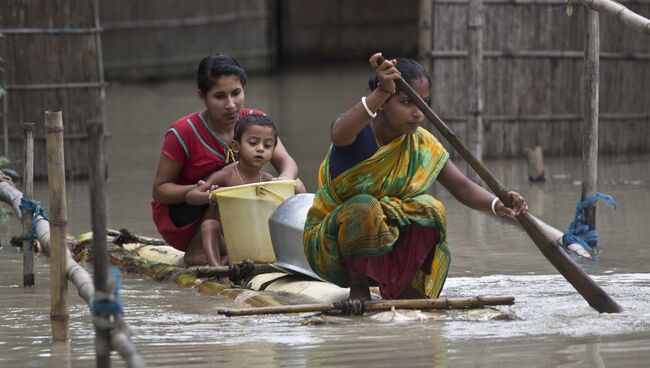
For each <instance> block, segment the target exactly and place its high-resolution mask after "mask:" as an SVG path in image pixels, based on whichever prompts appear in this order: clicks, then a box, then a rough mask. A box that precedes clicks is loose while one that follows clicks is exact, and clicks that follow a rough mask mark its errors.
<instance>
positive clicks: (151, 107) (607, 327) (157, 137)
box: [0, 66, 650, 367]
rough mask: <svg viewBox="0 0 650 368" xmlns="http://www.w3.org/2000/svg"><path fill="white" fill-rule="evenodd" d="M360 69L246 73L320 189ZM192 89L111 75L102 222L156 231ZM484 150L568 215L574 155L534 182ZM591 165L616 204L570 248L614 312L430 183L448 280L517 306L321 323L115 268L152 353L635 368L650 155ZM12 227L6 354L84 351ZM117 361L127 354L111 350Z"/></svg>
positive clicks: (216, 360)
mask: <svg viewBox="0 0 650 368" xmlns="http://www.w3.org/2000/svg"><path fill="white" fill-rule="evenodd" d="M368 76H369V73H368V72H367V71H366V69H365V68H364V67H363V66H349V67H343V68H342V69H335V68H333V67H311V68H299V69H295V70H290V71H285V72H281V73H278V74H275V75H271V76H265V75H253V76H251V78H250V81H249V84H248V86H247V90H246V93H247V104H246V105H247V106H249V107H256V108H260V109H262V110H264V111H266V112H267V113H268V114H269V115H270V116H271V118H272V119H273V120H275V121H276V122H277V123H278V125H279V128H280V134H281V137H282V140H283V142H284V144H285V145H286V147H287V149H288V150H289V152H291V153H292V155H293V156H294V157H295V158H296V160H297V161H298V164H299V166H300V169H301V178H302V179H303V181H304V182H305V184H306V186H307V188H308V190H310V191H314V190H315V187H316V170H317V168H318V165H319V164H320V161H321V160H322V158H323V156H324V154H325V151H326V150H327V147H328V145H329V126H330V124H331V122H332V120H333V118H334V117H335V116H336V115H337V114H338V113H339V112H341V111H344V110H345V109H346V108H347V107H349V106H350V105H352V104H354V103H356V102H357V101H358V99H359V97H360V96H361V95H362V94H364V93H365V92H364V90H365V86H366V80H367V78H368ZM194 91H195V87H194V82H193V81H192V80H181V81H172V82H166V83H160V84H146V85H143V84H131V85H125V84H111V85H110V87H109V89H108V94H107V115H108V121H109V130H110V134H111V136H110V139H109V141H108V143H107V155H108V160H109V181H108V183H107V190H108V202H109V203H108V210H109V220H108V223H109V226H110V227H111V228H116V229H117V228H128V229H129V230H131V231H133V232H136V233H138V234H142V235H148V236H157V234H156V233H155V228H154V226H153V224H152V222H151V215H150V206H149V201H150V198H151V194H150V193H151V181H152V178H153V174H154V170H155V165H156V163H157V159H158V155H159V150H160V144H161V140H162V136H163V134H164V133H165V131H166V130H167V129H168V126H169V125H170V124H171V123H172V122H173V120H175V119H176V118H177V117H180V116H182V115H184V114H186V113H188V112H191V111H194V110H198V109H200V108H201V105H200V102H199V101H198V99H197V98H196V97H195V96H196V95H195V92H194ZM439 113H440V114H441V115H444V111H439ZM64 116H65V115H64ZM533 128H534V126H533V125H531V129H533ZM443 144H446V142H443ZM446 146H447V147H448V148H449V146H448V145H446ZM457 161H459V160H457ZM457 163H458V164H459V165H460V166H463V165H462V163H460V162H457ZM486 164H487V166H488V167H489V168H490V169H491V170H492V171H493V173H494V174H495V175H496V176H497V177H498V178H500V179H501V180H502V181H503V182H504V184H505V185H506V187H509V188H513V189H515V190H518V191H519V192H520V193H522V194H523V195H524V196H525V197H526V199H527V201H528V203H529V206H530V208H531V212H532V213H533V214H534V215H536V216H537V217H539V218H541V219H542V220H544V221H545V222H547V223H549V224H550V225H552V226H554V227H556V228H559V229H566V227H567V226H568V225H569V223H570V222H571V220H572V218H573V216H574V213H575V212H574V211H575V203H576V200H577V199H578V198H579V195H580V184H579V180H580V176H581V173H580V160H579V158H578V157H568V158H567V157H564V158H546V162H545V164H546V172H547V181H546V182H545V183H541V184H540V183H529V182H528V181H527V175H526V174H527V171H526V162H525V161H524V160H492V161H488V162H487V163H486ZM598 170H599V171H598V174H599V187H598V189H599V191H601V192H604V193H607V194H610V195H612V196H613V197H614V198H615V200H616V202H617V203H618V208H617V210H616V211H613V210H612V209H610V208H608V207H605V206H600V207H599V210H598V230H599V233H600V246H601V252H600V254H599V256H598V258H597V259H596V260H593V261H580V263H581V264H582V266H583V267H584V268H585V269H586V270H587V272H588V273H590V274H591V275H593V277H594V279H595V280H596V281H597V283H598V284H599V285H601V286H602V287H603V288H604V289H605V290H606V291H607V292H608V293H609V294H610V295H611V296H612V297H613V298H614V299H615V300H616V301H617V302H618V303H619V304H621V305H622V306H623V308H624V309H625V311H624V312H623V313H621V314H611V315H608V314H603V315H600V314H598V313H597V312H595V311H594V310H592V309H591V308H590V307H589V306H588V305H587V303H586V302H585V301H584V300H583V299H582V298H581V297H580V295H579V294H577V292H575V290H574V289H573V288H572V287H571V286H570V285H569V284H568V283H567V282H566V281H564V279H563V278H562V277H561V276H559V275H558V274H557V271H555V269H554V268H553V267H552V266H551V265H550V264H549V263H548V261H546V259H545V258H544V257H543V256H542V255H541V253H540V252H539V251H538V250H537V248H536V246H535V245H534V244H533V243H532V242H531V241H530V240H529V239H528V237H527V236H526V235H525V233H523V232H522V231H521V230H520V229H519V227H518V226H516V225H514V224H511V223H507V222H503V221H500V220H499V219H497V218H496V217H495V216H492V215H487V214H482V213H476V212H473V211H471V210H468V209H466V208H464V207H463V206H462V205H460V204H459V203H458V202H456V201H455V200H454V199H453V198H452V197H451V196H450V195H449V194H448V193H447V192H446V191H445V190H444V189H443V188H441V187H434V189H433V191H434V193H435V195H436V196H437V197H438V198H439V199H441V200H442V201H443V203H444V204H445V206H446V208H447V214H448V216H449V218H448V222H449V245H450V248H451V250H452V268H451V270H450V274H449V276H450V277H449V279H448V281H447V284H446V285H445V289H444V290H443V294H444V295H446V296H452V297H460V296H475V295H511V296H514V297H515V298H516V304H515V305H514V306H511V307H501V308H500V309H501V310H503V311H507V312H511V313H513V314H514V315H515V316H516V317H517V319H516V320H511V321H497V320H488V319H486V318H484V317H483V316H482V315H478V314H477V315H474V314H454V313H443V314H441V315H440V319H441V320H438V321H416V322H414V321H411V322H390V323H382V322H378V321H375V320H372V319H369V318H357V319H352V320H349V321H347V322H346V323H343V324H326V325H317V326H314V325H308V326H303V325H301V323H300V320H301V318H300V317H299V316H272V317H269V316H262V317H240V318H231V319H229V318H226V317H223V316H220V315H218V314H217V310H218V309H219V308H220V307H224V306H227V307H245V305H240V304H237V303H235V302H233V301H231V300H229V299H225V298H219V297H214V296H206V295H199V294H198V292H196V291H195V290H192V289H184V288H181V287H179V286H176V285H173V284H168V283H158V282H153V281H151V280H149V279H147V278H143V277H140V276H138V275H127V274H122V284H123V290H122V293H121V296H122V299H123V301H124V303H125V317H126V320H127V322H128V323H129V324H130V325H131V326H132V327H133V328H134V330H135V332H136V334H135V336H134V337H133V338H132V340H133V342H134V343H135V345H136V346H137V348H138V350H139V351H140V352H141V353H142V354H143V355H144V357H145V359H146V360H147V362H148V364H149V366H156V367H178V366H196V367H205V366H224V365H228V366H230V367H250V366H269V367H280V366H283V367H284V366H296V367H302V366H310V367H329V366H341V367H346V366H385V367H389V366H391V367H392V366H395V365H400V366H408V367H412V366H413V367H432V366H435V367H445V366H453V367H474V366H486V367H493V366H494V367H496V366H498V367H504V366H508V367H510V366H512V367H520V366H536V367H558V366H559V367H605V366H611V367H645V366H647V361H648V359H650V348H649V347H650V266H648V260H650V247H649V244H648V237H647V233H646V231H647V229H648V225H649V224H650V215H649V214H648V208H650V186H649V185H650V155H642V156H626V157H601V159H600V164H599V169H598ZM67 189H68V193H67V194H68V218H69V222H68V223H69V225H68V232H70V233H72V234H79V233H82V232H86V231H89V229H90V220H89V212H90V209H89V192H88V186H87V183H85V182H69V183H68V184H67ZM35 197H36V198H37V199H40V200H41V201H42V202H44V203H45V204H46V205H47V188H46V184H45V183H37V185H36V188H35ZM46 208H47V207H46ZM20 227H21V226H20V224H19V223H18V222H17V221H16V220H15V219H14V218H11V219H8V220H5V221H3V222H2V223H0V234H1V235H0V242H1V243H2V245H3V247H2V248H0V294H1V297H0V367H50V366H53V367H66V366H70V367H82V366H94V364H95V361H94V359H95V357H94V347H93V343H94V332H93V331H94V330H93V327H92V324H91V320H90V317H89V312H88V308H87V306H86V305H85V304H84V303H83V302H82V300H81V298H79V297H78V296H77V295H76V291H75V290H71V291H70V298H69V301H70V318H71V325H70V326H71V336H72V340H71V341H70V343H69V344H63V345H52V344H51V342H50V323H49V295H48V293H49V280H48V278H49V268H48V264H47V261H48V260H47V258H45V257H42V256H39V257H38V258H37V260H36V264H35V269H36V271H37V274H36V286H35V287H34V288H29V289H25V288H23V287H22V275H21V269H22V257H21V254H20V253H19V251H18V250H17V249H15V248H13V247H11V246H9V245H7V244H8V241H9V238H10V236H11V235H13V234H16V233H18V232H19V231H20ZM113 364H114V366H118V367H120V366H124V363H123V362H122V361H121V359H120V358H119V357H118V356H116V355H114V359H113Z"/></svg>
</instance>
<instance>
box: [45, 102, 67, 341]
mask: <svg viewBox="0 0 650 368" xmlns="http://www.w3.org/2000/svg"><path fill="white" fill-rule="evenodd" d="M45 130H46V132H47V178H48V187H49V200H50V232H51V236H50V294H51V302H50V307H51V312H50V319H51V321H52V337H53V339H54V341H65V340H68V339H69V338H70V327H69V316H68V279H67V276H66V269H67V264H66V263H67V250H68V248H67V245H66V227H67V224H68V217H67V216H68V211H67V204H66V189H65V164H64V154H63V117H62V114H61V111H57V112H50V111H46V112H45Z"/></svg>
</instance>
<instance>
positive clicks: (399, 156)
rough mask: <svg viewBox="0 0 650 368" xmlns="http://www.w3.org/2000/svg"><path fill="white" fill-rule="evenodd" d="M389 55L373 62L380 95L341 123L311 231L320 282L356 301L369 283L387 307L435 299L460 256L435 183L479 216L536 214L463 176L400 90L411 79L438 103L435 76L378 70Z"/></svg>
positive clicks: (400, 65)
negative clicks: (450, 241) (399, 83)
mask: <svg viewBox="0 0 650 368" xmlns="http://www.w3.org/2000/svg"><path fill="white" fill-rule="evenodd" d="M380 56H381V54H379V53H377V54H374V55H373V56H372V57H371V58H370V64H371V65H372V67H373V69H374V72H375V77H374V78H372V79H371V80H370V82H369V85H370V93H369V94H368V95H367V96H364V97H362V98H361V101H360V102H359V103H357V104H356V105H354V106H353V107H352V108H350V110H348V111H347V112H345V113H344V114H342V115H340V116H339V117H338V118H337V119H336V121H335V122H334V124H332V128H331V139H332V146H331V148H330V150H329V152H328V154H327V156H326V158H325V160H324V161H323V163H322V164H321V167H320V170H319V176H318V186H319V189H318V192H317V193H316V197H315V199H314V204H313V205H312V208H311V209H310V210H309V213H308V215H307V220H306V223H305V231H304V234H303V242H304V247H305V254H306V256H307V259H308V260H309V263H310V265H311V267H312V269H313V270H314V271H315V272H316V273H317V274H318V275H320V276H321V277H323V278H324V279H326V280H328V281H330V282H333V283H335V284H337V285H340V286H344V287H347V286H349V287H350V298H352V299H366V300H367V299H369V298H370V293H369V290H368V285H369V281H368V279H369V278H370V279H371V280H373V281H374V282H376V283H377V284H378V285H379V289H380V292H381V295H382V297H384V298H386V299H397V298H423V297H428V298H435V297H437V296H438V295H439V294H440V291H441V290H442V286H443V284H444V281H445V279H446V277H447V271H448V268H449V262H450V254H449V250H448V248H447V243H446V227H447V220H446V215H445V209H444V207H443V206H442V204H441V203H440V202H439V201H438V200H436V199H435V198H433V197H432V196H430V195H428V194H426V192H427V189H428V188H429V187H430V186H431V184H433V182H434V180H438V182H440V183H441V184H442V185H443V186H444V187H445V188H446V189H447V190H448V191H449V192H450V193H451V194H452V195H453V196H454V197H455V198H456V199H457V200H458V201H460V202H461V203H463V204H464V205H466V206H468V207H470V208H473V209H475V210H479V211H492V212H493V213H494V214H495V215H498V216H515V215H518V214H521V213H525V212H526V211H527V210H528V206H527V205H526V202H525V201H524V199H523V198H522V197H521V196H520V195H519V194H518V193H515V192H510V193H509V194H510V196H511V198H512V201H513V204H514V208H512V209H510V208H507V207H505V206H504V205H503V203H501V201H499V199H498V198H496V197H495V196H494V195H493V194H491V193H489V192H488V191H486V190H485V189H483V188H482V187H480V186H479V185H477V184H475V183H474V182H472V181H471V180H469V179H468V178H467V177H466V176H465V175H463V174H462V173H461V172H460V170H458V168H457V167H456V166H455V165H454V164H453V163H452V162H451V160H449V159H448V157H449V155H448V153H447V151H446V150H445V149H444V147H443V146H442V145H441V144H440V143H439V142H438V140H437V139H436V138H435V137H434V136H433V135H432V134H431V133H429V132H428V131H426V130H425V129H423V128H421V127H420V125H421V124H422V121H423V120H424V115H423V114H422V112H421V111H420V110H419V109H418V107H417V106H416V105H415V104H414V103H413V101H411V100H410V98H409V97H408V96H407V95H406V94H405V93H404V92H402V91H399V90H396V86H395V80H396V79H398V78H399V77H400V76H401V77H403V78H404V79H405V80H406V82H407V83H408V84H409V85H410V86H411V87H413V89H414V90H415V91H416V92H417V93H418V94H419V95H420V97H422V99H423V100H425V101H428V100H429V98H430V89H431V88H430V87H431V77H430V75H429V73H428V72H427V71H426V69H424V68H423V67H422V66H421V65H420V64H418V63H417V62H416V61H414V60H410V59H394V60H386V61H384V62H383V63H382V64H381V65H379V66H377V59H378V58H379V57H380Z"/></svg>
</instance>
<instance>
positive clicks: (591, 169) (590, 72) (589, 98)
mask: <svg viewBox="0 0 650 368" xmlns="http://www.w3.org/2000/svg"><path fill="white" fill-rule="evenodd" d="M586 10H587V16H586V18H585V28H586V29H585V60H584V63H583V65H584V72H583V73H584V77H583V83H584V85H583V87H584V102H583V111H584V113H583V114H584V121H583V124H584V125H583V126H584V128H583V133H582V135H583V139H582V192H581V195H580V196H581V199H582V200H583V201H584V200H585V199H586V198H588V197H591V196H592V195H594V194H595V193H596V185H597V184H596V182H597V180H598V105H599V104H598V102H599V98H598V90H599V78H600V73H599V68H600V61H599V59H598V53H599V51H600V21H599V18H598V17H599V16H598V12H597V11H595V10H591V9H586ZM585 223H586V224H587V225H589V227H590V228H591V229H595V228H596V205H595V204H594V205H592V206H589V207H587V208H586V209H585Z"/></svg>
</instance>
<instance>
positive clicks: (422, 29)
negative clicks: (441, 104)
mask: <svg viewBox="0 0 650 368" xmlns="http://www.w3.org/2000/svg"><path fill="white" fill-rule="evenodd" d="M432 10H433V2H432V0H420V4H419V11H418V24H419V30H418V34H419V37H418V60H419V61H420V64H422V65H424V67H425V68H426V69H427V70H428V71H429V73H432V71H433V65H432V64H433V60H432V59H431V58H430V57H429V54H430V53H431V49H432V46H433V42H432V37H433V34H432V32H433V29H432V27H431V21H432V20H433V16H432V15H433V13H432Z"/></svg>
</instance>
